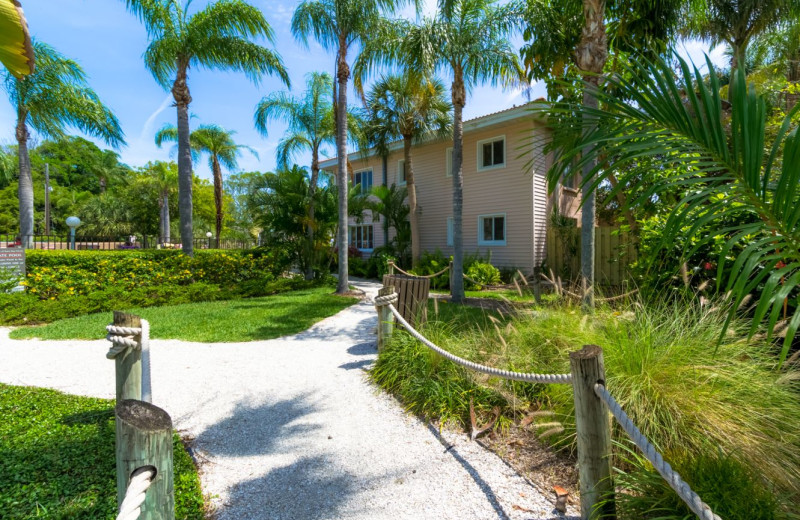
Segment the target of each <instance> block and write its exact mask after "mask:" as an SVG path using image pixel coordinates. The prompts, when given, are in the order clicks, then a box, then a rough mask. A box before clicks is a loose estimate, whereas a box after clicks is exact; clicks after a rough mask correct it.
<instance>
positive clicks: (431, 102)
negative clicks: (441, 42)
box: [356, 64, 451, 267]
mask: <svg viewBox="0 0 800 520" xmlns="http://www.w3.org/2000/svg"><path fill="white" fill-rule="evenodd" d="M357 67H358V64H356V68H357ZM450 109H451V105H450V103H449V102H448V101H447V98H445V86H444V84H443V83H442V82H441V81H439V80H438V79H427V78H425V77H423V76H422V75H420V74H418V73H415V72H413V71H411V70H407V71H405V73H404V74H402V75H389V76H383V77H382V78H380V79H379V80H378V81H377V82H376V83H375V84H374V85H373V86H372V88H371V89H370V92H369V94H368V96H367V104H366V111H367V120H369V121H371V122H372V125H371V126H372V127H373V128H374V127H381V126H382V127H384V128H383V129H379V130H378V132H380V135H382V136H385V137H384V138H389V139H402V140H403V167H404V168H405V171H404V172H403V173H404V175H405V182H406V186H407V191H408V209H409V220H410V223H411V263H412V266H413V267H416V266H417V264H419V259H420V235H419V218H420V215H419V211H418V208H417V188H416V183H415V179H414V164H413V161H412V157H411V144H412V142H413V141H414V140H415V139H417V140H418V139H420V138H424V137H431V136H432V135H433V136H436V137H450V132H451V127H450V121H451V118H450Z"/></svg>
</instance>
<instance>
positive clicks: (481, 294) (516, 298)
mask: <svg viewBox="0 0 800 520" xmlns="http://www.w3.org/2000/svg"><path fill="white" fill-rule="evenodd" d="M431 293H434V294H448V295H449V294H450V291H449V290H444V289H431ZM464 296H465V297H467V298H486V299H490V300H508V301H511V302H518V303H533V302H534V301H535V298H534V296H533V289H530V288H527V287H521V288H520V290H519V291H518V290H517V289H487V290H484V291H464ZM554 297H555V295H553V294H552V293H545V292H542V300H544V301H546V302H547V301H552V300H553V299H554Z"/></svg>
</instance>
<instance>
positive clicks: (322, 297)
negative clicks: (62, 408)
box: [11, 287, 358, 343]
mask: <svg viewBox="0 0 800 520" xmlns="http://www.w3.org/2000/svg"><path fill="white" fill-rule="evenodd" d="M356 301H358V300H357V299H356V298H344V297H341V296H336V295H334V294H331V288H330V287H318V288H314V289H306V290H301V291H293V292H288V293H283V294H277V295H274V296H265V297H262V298H248V299H243V300H227V301H216V302H202V303H186V304H182V305H173V306H167V307H148V308H134V309H129V312H132V313H134V314H138V315H139V316H141V317H142V318H144V319H146V320H148V321H149V322H150V337H151V338H159V339H182V340H186V341H199V342H208V343H217V342H234V341H254V340H260V339H271V338H277V337H280V336H285V335H288V334H295V333H297V332H301V331H303V330H306V329H307V328H309V327H310V326H311V325H313V324H314V323H316V322H318V321H319V320H321V319H323V318H327V317H328V316H332V315H333V314H336V313H337V312H339V311H340V310H342V309H344V308H346V307H348V306H350V305H352V304H353V303H355V302H356ZM111 319H112V313H111V312H101V313H97V314H89V315H87V316H79V317H77V318H69V319H66V320H59V321H56V322H53V323H50V324H48V325H44V326H38V327H22V328H19V329H16V330H14V331H12V332H11V337H12V338H13V339H28V338H41V339H102V338H104V337H105V327H106V325H108V324H109V323H111Z"/></svg>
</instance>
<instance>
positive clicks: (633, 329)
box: [373, 300, 800, 494]
mask: <svg viewBox="0 0 800 520" xmlns="http://www.w3.org/2000/svg"><path fill="white" fill-rule="evenodd" d="M440 307H441V305H440ZM725 315H726V312H725V310H724V309H718V308H714V307H711V306H710V305H705V306H701V305H700V303H699V302H697V301H696V300H687V301H684V302H675V301H671V302H669V303H666V302H664V301H662V302H660V303H659V302H655V303H652V304H647V305H644V304H642V303H641V302H633V303H632V304H631V306H630V307H629V308H623V309H616V310H615V309H611V308H601V309H598V310H597V311H596V312H595V314H594V315H591V316H586V315H584V314H582V313H581V311H580V308H579V307H577V306H575V305H570V304H568V303H563V304H554V305H548V306H545V307H542V308H539V309H538V312H536V313H535V314H534V315H533V316H524V317H518V318H515V319H513V320H511V321H504V320H503V319H500V318H499V315H497V314H496V313H494V314H491V313H490V314H487V315H486V318H484V319H483V320H482V321H481V322H479V323H477V324H471V325H470V326H469V327H465V326H464V321H463V320H462V319H453V318H452V317H451V318H448V317H447V316H444V315H440V316H442V319H441V321H439V322H431V323H429V324H428V325H427V326H426V328H425V329H424V331H423V332H424V333H425V334H426V335H427V336H428V337H430V338H431V339H432V340H433V341H434V342H435V343H437V344H439V345H441V346H442V347H444V348H446V349H448V350H449V351H451V352H453V353H455V354H457V355H460V356H462V357H465V358H467V359H470V360H473V361H478V362H482V363H484V364H486V365H489V366H495V367H498V368H506V369H512V370H517V371H524V372H538V373H565V372H569V358H568V354H569V352H570V351H572V350H578V349H580V348H581V346H583V345H586V344H597V345H600V346H602V347H603V349H604V357H605V366H606V374H607V381H608V388H609V390H610V391H611V393H612V394H613V395H614V396H615V398H616V399H617V400H618V401H619V402H620V403H621V405H622V406H623V408H624V409H625V410H626V411H627V412H628V414H629V415H630V416H631V417H632V418H633V420H634V422H635V423H636V424H637V425H638V426H639V428H640V429H641V430H642V431H643V432H644V433H645V434H646V435H647V436H648V437H649V438H650V439H651V440H652V441H654V443H655V444H656V445H658V446H659V447H660V449H661V450H662V451H663V452H664V453H668V454H669V453H681V454H685V456H686V457H687V458H693V457H699V456H702V455H704V454H706V453H707V451H708V449H709V446H715V447H718V448H720V449H722V450H723V451H724V453H725V454H727V455H729V456H730V457H731V458H732V459H733V460H735V461H737V462H738V463H740V464H742V465H743V466H744V467H747V468H749V470H750V471H752V472H753V474H754V475H755V479H756V480H757V481H759V482H761V481H769V482H773V483H774V485H775V486H776V488H777V490H778V491H779V492H780V493H784V494H797V493H799V492H800V406H798V404H797V402H798V397H800V395H799V394H800V387H799V385H798V382H800V373H798V370H797V369H796V367H795V368H791V367H790V368H784V369H778V367H777V363H776V360H777V358H776V357H775V351H774V349H773V348H771V346H770V345H769V344H766V343H765V342H764V341H763V339H759V338H756V339H755V340H754V341H752V342H749V343H748V342H747V341H745V339H744V338H745V336H746V329H745V325H746V324H744V323H743V324H739V323H734V324H733V326H732V328H731V333H730V334H728V335H727V336H726V337H725V338H724V340H723V341H722V343H721V345H719V347H715V345H716V344H717V340H718V338H719V336H720V332H721V330H722V325H723V322H724V319H725ZM452 316H455V314H453V315H452ZM489 316H493V317H494V318H495V320H494V321H493V320H492V319H490V318H489ZM487 320H488V322H487ZM373 378H374V379H375V380H376V382H378V383H379V384H380V385H382V386H383V387H384V388H386V389H387V390H389V391H391V392H394V393H395V394H397V395H398V397H399V398H400V399H401V400H402V401H403V402H404V403H405V404H406V406H407V407H408V408H409V409H411V410H413V411H415V412H417V413H420V414H422V415H425V416H428V417H438V418H444V419H453V420H457V421H459V422H461V423H462V424H468V422H467V421H468V417H469V399H470V398H472V399H474V401H475V405H476V408H478V409H479V410H487V409H490V408H491V407H492V406H496V405H499V406H501V407H502V409H503V412H504V414H505V416H506V418H507V419H506V420H507V421H508V420H511V419H514V418H517V419H518V418H519V417H521V415H522V414H523V413H528V410H530V409H531V408H532V409H534V410H540V412H539V413H537V414H536V419H535V420H534V423H533V424H532V425H531V427H532V428H535V429H536V431H537V432H538V433H539V434H540V435H541V436H544V437H546V438H547V439H549V440H551V441H553V442H554V443H555V444H556V445H558V446H561V447H563V448H565V449H568V450H572V449H574V432H575V430H574V418H573V415H574V408H573V396H572V389H571V388H570V387H569V386H568V385H531V384H524V383H517V382H509V381H504V380H499V379H493V378H487V377H485V376H482V375H477V374H474V373H468V372H466V371H464V370H461V369H459V368H456V367H454V366H453V365H452V364H450V363H449V362H447V361H445V360H443V359H441V358H439V357H438V356H435V355H433V354H431V353H430V352H428V351H427V349H425V348H424V347H422V346H421V345H419V344H418V343H417V342H416V341H415V340H413V338H411V337H410V336H408V335H407V334H404V333H402V332H401V333H398V334H396V335H395V337H394V338H393V340H392V343H391V345H390V347H389V348H388V349H386V350H384V351H383V352H382V353H381V354H380V356H379V359H378V362H377V364H376V368H375V370H374V372H373ZM479 399H482V400H484V401H482V402H479ZM614 437H615V439H616V440H617V441H623V440H624V433H622V432H621V431H620V430H619V429H615V431H614Z"/></svg>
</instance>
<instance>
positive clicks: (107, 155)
mask: <svg viewBox="0 0 800 520" xmlns="http://www.w3.org/2000/svg"><path fill="white" fill-rule="evenodd" d="M92 169H93V170H94V173H95V175H97V181H98V184H99V185H100V193H105V192H106V189H107V188H108V185H109V184H111V183H115V182H120V181H122V180H123V178H124V177H125V173H126V171H125V168H124V167H123V166H122V165H121V164H120V163H119V154H118V153H116V152H112V151H111V150H103V152H102V155H100V156H99V157H98V158H97V160H95V161H94V164H93V165H92Z"/></svg>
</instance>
